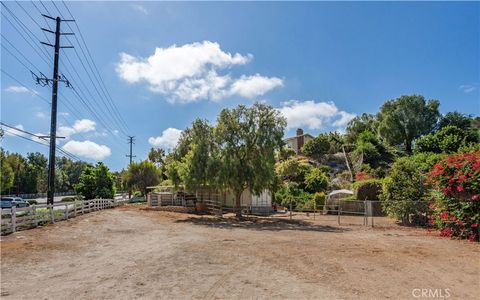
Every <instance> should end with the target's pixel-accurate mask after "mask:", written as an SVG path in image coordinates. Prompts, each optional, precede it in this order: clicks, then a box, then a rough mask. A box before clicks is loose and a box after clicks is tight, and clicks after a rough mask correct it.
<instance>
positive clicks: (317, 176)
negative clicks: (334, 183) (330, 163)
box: [305, 168, 328, 193]
mask: <svg viewBox="0 0 480 300" xmlns="http://www.w3.org/2000/svg"><path fill="white" fill-rule="evenodd" d="M327 186H328V177H327V175H325V173H323V172H322V170H320V169H319V168H311V169H310V170H309V171H308V172H307V174H305V187H306V190H307V191H308V192H311V193H316V192H324V191H325V190H326V189H327Z"/></svg>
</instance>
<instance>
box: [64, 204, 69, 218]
mask: <svg viewBox="0 0 480 300" xmlns="http://www.w3.org/2000/svg"><path fill="white" fill-rule="evenodd" d="M65 220H68V204H65Z"/></svg>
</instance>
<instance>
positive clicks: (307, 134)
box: [283, 133, 314, 142]
mask: <svg viewBox="0 0 480 300" xmlns="http://www.w3.org/2000/svg"><path fill="white" fill-rule="evenodd" d="M299 136H308V137H310V138H312V139H313V138H314V137H313V135H311V134H309V133H305V134H301V135H296V136H292V137H289V138H286V139H284V140H283V141H284V142H286V141H290V140H293V139H296V138H297V137H299Z"/></svg>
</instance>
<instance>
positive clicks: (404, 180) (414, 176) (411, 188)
mask: <svg viewBox="0 0 480 300" xmlns="http://www.w3.org/2000/svg"><path fill="white" fill-rule="evenodd" d="M425 192H426V189H425V177H424V176H423V175H422V174H421V172H420V166H419V165H418V164H417V163H416V162H415V161H414V160H412V159H410V158H409V157H402V158H400V159H398V160H397V161H396V162H395V163H394V164H393V166H392V168H391V170H390V172H389V174H388V177H386V178H385V180H384V184H383V191H382V195H381V199H382V200H383V202H382V204H383V209H384V210H385V212H386V213H387V214H388V215H389V216H391V217H395V218H397V219H399V220H401V221H402V223H403V224H404V225H409V224H412V223H414V224H418V225H420V224H424V223H425V222H426V221H427V220H426V219H425V211H426V209H427V207H426V204H425V203H424V202H423V201H422V200H424V196H425Z"/></svg>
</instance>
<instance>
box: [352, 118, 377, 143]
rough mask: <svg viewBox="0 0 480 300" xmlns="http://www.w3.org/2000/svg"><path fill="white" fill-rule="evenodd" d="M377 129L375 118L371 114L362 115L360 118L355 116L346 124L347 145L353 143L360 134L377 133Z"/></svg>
mask: <svg viewBox="0 0 480 300" xmlns="http://www.w3.org/2000/svg"><path fill="white" fill-rule="evenodd" d="M377 127H378V120H377V117H376V116H375V115H372V114H367V113H363V114H362V115H361V116H357V117H355V118H353V119H352V120H351V121H350V122H348V125H347V130H346V131H347V134H346V140H347V142H349V143H354V142H356V140H357V138H358V136H359V135H360V134H361V133H362V132H364V131H370V132H377Z"/></svg>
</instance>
